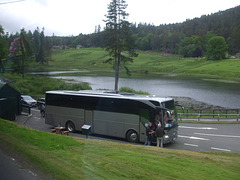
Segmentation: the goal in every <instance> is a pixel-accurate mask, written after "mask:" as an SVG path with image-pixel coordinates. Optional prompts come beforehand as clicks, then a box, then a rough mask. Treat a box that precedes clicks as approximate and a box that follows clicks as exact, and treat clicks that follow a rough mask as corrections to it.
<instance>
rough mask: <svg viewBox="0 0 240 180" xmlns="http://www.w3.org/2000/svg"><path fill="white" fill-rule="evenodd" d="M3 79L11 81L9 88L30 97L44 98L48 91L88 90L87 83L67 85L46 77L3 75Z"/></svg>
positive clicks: (61, 81)
mask: <svg viewBox="0 0 240 180" xmlns="http://www.w3.org/2000/svg"><path fill="white" fill-rule="evenodd" d="M4 77H6V78H8V79H10V80H11V81H12V83H11V86H12V87H14V88H15V89H16V90H17V91H19V92H20V93H21V94H29V95H32V96H45V92H46V91H50V90H76V91H79V90H87V89H88V90H89V89H91V87H90V86H89V84H87V83H79V84H69V83H65V82H64V81H63V80H60V79H53V78H49V77H46V76H37V75H36V76H28V75H26V76H25V78H21V77H20V76H19V75H18V74H4Z"/></svg>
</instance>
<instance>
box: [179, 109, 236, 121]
mask: <svg viewBox="0 0 240 180" xmlns="http://www.w3.org/2000/svg"><path fill="white" fill-rule="evenodd" d="M178 118H179V120H180V121H181V120H197V121H239V109H185V111H184V112H182V113H178Z"/></svg>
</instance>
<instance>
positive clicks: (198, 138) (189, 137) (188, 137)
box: [178, 135, 209, 141]
mask: <svg viewBox="0 0 240 180" xmlns="http://www.w3.org/2000/svg"><path fill="white" fill-rule="evenodd" d="M178 137H181V138H187V139H194V140H203V141H208V140H209V139H205V138H200V137H194V136H181V135H178Z"/></svg>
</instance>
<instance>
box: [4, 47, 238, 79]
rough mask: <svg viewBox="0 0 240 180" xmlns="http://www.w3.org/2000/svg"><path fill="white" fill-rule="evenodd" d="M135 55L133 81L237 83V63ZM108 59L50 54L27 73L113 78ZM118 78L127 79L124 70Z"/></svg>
mask: <svg viewBox="0 0 240 180" xmlns="http://www.w3.org/2000/svg"><path fill="white" fill-rule="evenodd" d="M138 53H139V56H138V57H136V58H134V62H133V63H129V64H128V65H127V66H128V67H129V69H130V70H131V72H132V77H146V76H147V77H148V76H157V77H158V76H159V75H164V74H168V75H179V76H189V77H193V76H194V77H199V78H206V79H214V80H216V79H217V80H226V81H236V82H240V59H225V60H219V61H216V60H207V59H205V58H182V57H180V56H163V55H162V53H158V52H144V51H139V52H138ZM107 59H108V54H107V52H106V51H105V50H104V49H101V48H82V49H67V50H56V51H52V60H51V61H49V62H48V65H47V64H44V65H41V64H38V63H36V62H31V63H29V64H28V67H26V69H27V71H56V70H72V69H79V70H90V71H91V72H90V73H89V74H88V73H77V74H74V75H92V74H93V72H94V74H95V75H106V76H114V73H113V65H112V64H106V63H104V61H106V60H107ZM6 66H8V65H6ZM66 75H72V74H66ZM120 76H121V77H126V73H125V70H124V69H123V68H122V69H121V73H120Z"/></svg>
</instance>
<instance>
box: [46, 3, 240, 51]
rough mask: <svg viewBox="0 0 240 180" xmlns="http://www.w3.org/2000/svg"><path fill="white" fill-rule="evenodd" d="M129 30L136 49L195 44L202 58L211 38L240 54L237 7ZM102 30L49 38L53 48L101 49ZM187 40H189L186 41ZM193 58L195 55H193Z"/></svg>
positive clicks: (239, 12)
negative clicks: (172, 22) (221, 39)
mask: <svg viewBox="0 0 240 180" xmlns="http://www.w3.org/2000/svg"><path fill="white" fill-rule="evenodd" d="M131 29H132V32H133V35H134V38H135V40H136V49H139V50H153V51H162V52H165V53H173V54H181V53H182V48H183V46H186V40H187V41H188V46H189V45H191V46H193V45H194V48H195V51H196V50H197V51H198V53H197V54H195V56H203V55H204V52H205V50H206V43H207V40H208V38H209V37H211V36H213V35H217V36H222V37H224V38H225V40H226V42H227V45H228V47H229V50H228V52H229V54H232V55H235V54H236V53H238V52H240V6H237V7H235V8H231V9H228V10H225V11H219V12H217V13H214V14H211V15H202V16H201V17H200V18H195V19H192V20H186V21H185V22H183V23H176V24H164V25H159V26H154V25H151V24H146V23H145V24H143V23H141V24H132V25H131ZM102 33H103V32H102V31H101V28H100V27H98V29H96V32H95V33H93V34H88V35H83V34H80V35H79V36H77V37H73V36H71V37H57V36H52V37H49V38H50V39H51V41H52V43H53V45H66V46H68V47H74V48H76V47H77V45H81V47H100V46H101V45H102V44H103V43H104V39H103V36H102ZM189 38H190V39H189ZM192 56H194V55H192Z"/></svg>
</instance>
